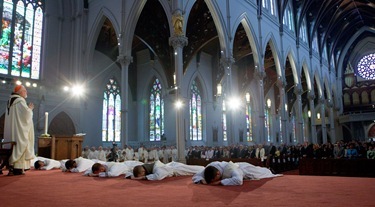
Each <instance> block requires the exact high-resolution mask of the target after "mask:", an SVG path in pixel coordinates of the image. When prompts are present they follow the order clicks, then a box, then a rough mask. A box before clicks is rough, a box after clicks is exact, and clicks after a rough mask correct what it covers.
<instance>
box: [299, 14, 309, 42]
mask: <svg viewBox="0 0 375 207" xmlns="http://www.w3.org/2000/svg"><path fill="white" fill-rule="evenodd" d="M299 34H300V38H301V39H302V41H303V42H304V43H307V27H306V18H303V20H302V25H301V27H300V29H299Z"/></svg>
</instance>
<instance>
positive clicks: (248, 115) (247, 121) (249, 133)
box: [245, 93, 253, 142]
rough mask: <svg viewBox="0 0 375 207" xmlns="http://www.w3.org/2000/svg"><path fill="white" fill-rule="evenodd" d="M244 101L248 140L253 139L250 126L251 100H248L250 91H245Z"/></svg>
mask: <svg viewBox="0 0 375 207" xmlns="http://www.w3.org/2000/svg"><path fill="white" fill-rule="evenodd" d="M245 101H246V102H245V103H246V109H245V110H246V111H245V114H246V140H247V141H248V142H252V141H253V127H252V120H251V102H250V101H251V100H250V93H247V94H246V96H245Z"/></svg>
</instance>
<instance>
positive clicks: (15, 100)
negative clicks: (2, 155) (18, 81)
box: [4, 85, 35, 175]
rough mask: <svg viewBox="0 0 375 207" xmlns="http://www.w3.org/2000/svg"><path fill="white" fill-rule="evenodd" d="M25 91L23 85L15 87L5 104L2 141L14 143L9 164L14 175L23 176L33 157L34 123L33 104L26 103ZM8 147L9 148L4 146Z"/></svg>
mask: <svg viewBox="0 0 375 207" xmlns="http://www.w3.org/2000/svg"><path fill="white" fill-rule="evenodd" d="M26 98H27V90H26V88H25V87H24V86H23V85H17V86H16V87H15V88H14V90H13V93H12V95H11V96H10V99H9V100H8V103H7V109H6V111H5V123H4V141H5V142H9V141H14V142H16V145H15V146H14V147H13V152H12V155H11V157H10V159H9V163H10V165H11V166H13V168H14V174H15V175H16V174H23V173H24V170H25V169H30V162H31V160H32V159H34V157H35V152H34V123H33V109H34V104H33V103H29V104H27V103H26V100H25V99H26ZM5 147H9V146H5Z"/></svg>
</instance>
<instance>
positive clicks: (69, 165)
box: [61, 157, 95, 173]
mask: <svg viewBox="0 0 375 207" xmlns="http://www.w3.org/2000/svg"><path fill="white" fill-rule="evenodd" d="M94 163H95V162H94V161H93V160H90V159H86V158H83V157H79V158H76V159H74V160H72V159H69V160H62V161H61V166H64V167H65V168H63V169H62V171H64V172H72V173H77V172H84V171H86V170H88V169H90V168H91V166H92V165H93V164H94Z"/></svg>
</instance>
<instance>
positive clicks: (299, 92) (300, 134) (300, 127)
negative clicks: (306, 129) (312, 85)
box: [294, 84, 305, 143]
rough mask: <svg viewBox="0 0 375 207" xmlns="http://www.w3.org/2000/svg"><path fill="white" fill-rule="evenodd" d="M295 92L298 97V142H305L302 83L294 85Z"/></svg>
mask: <svg viewBox="0 0 375 207" xmlns="http://www.w3.org/2000/svg"><path fill="white" fill-rule="evenodd" d="M294 93H295V94H296V97H297V106H296V107H297V109H296V111H297V120H296V121H297V129H296V130H297V133H296V136H297V142H299V143H303V142H304V141H305V139H304V136H303V113H302V98H301V96H302V93H303V91H302V88H301V84H298V85H297V86H296V87H294Z"/></svg>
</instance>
